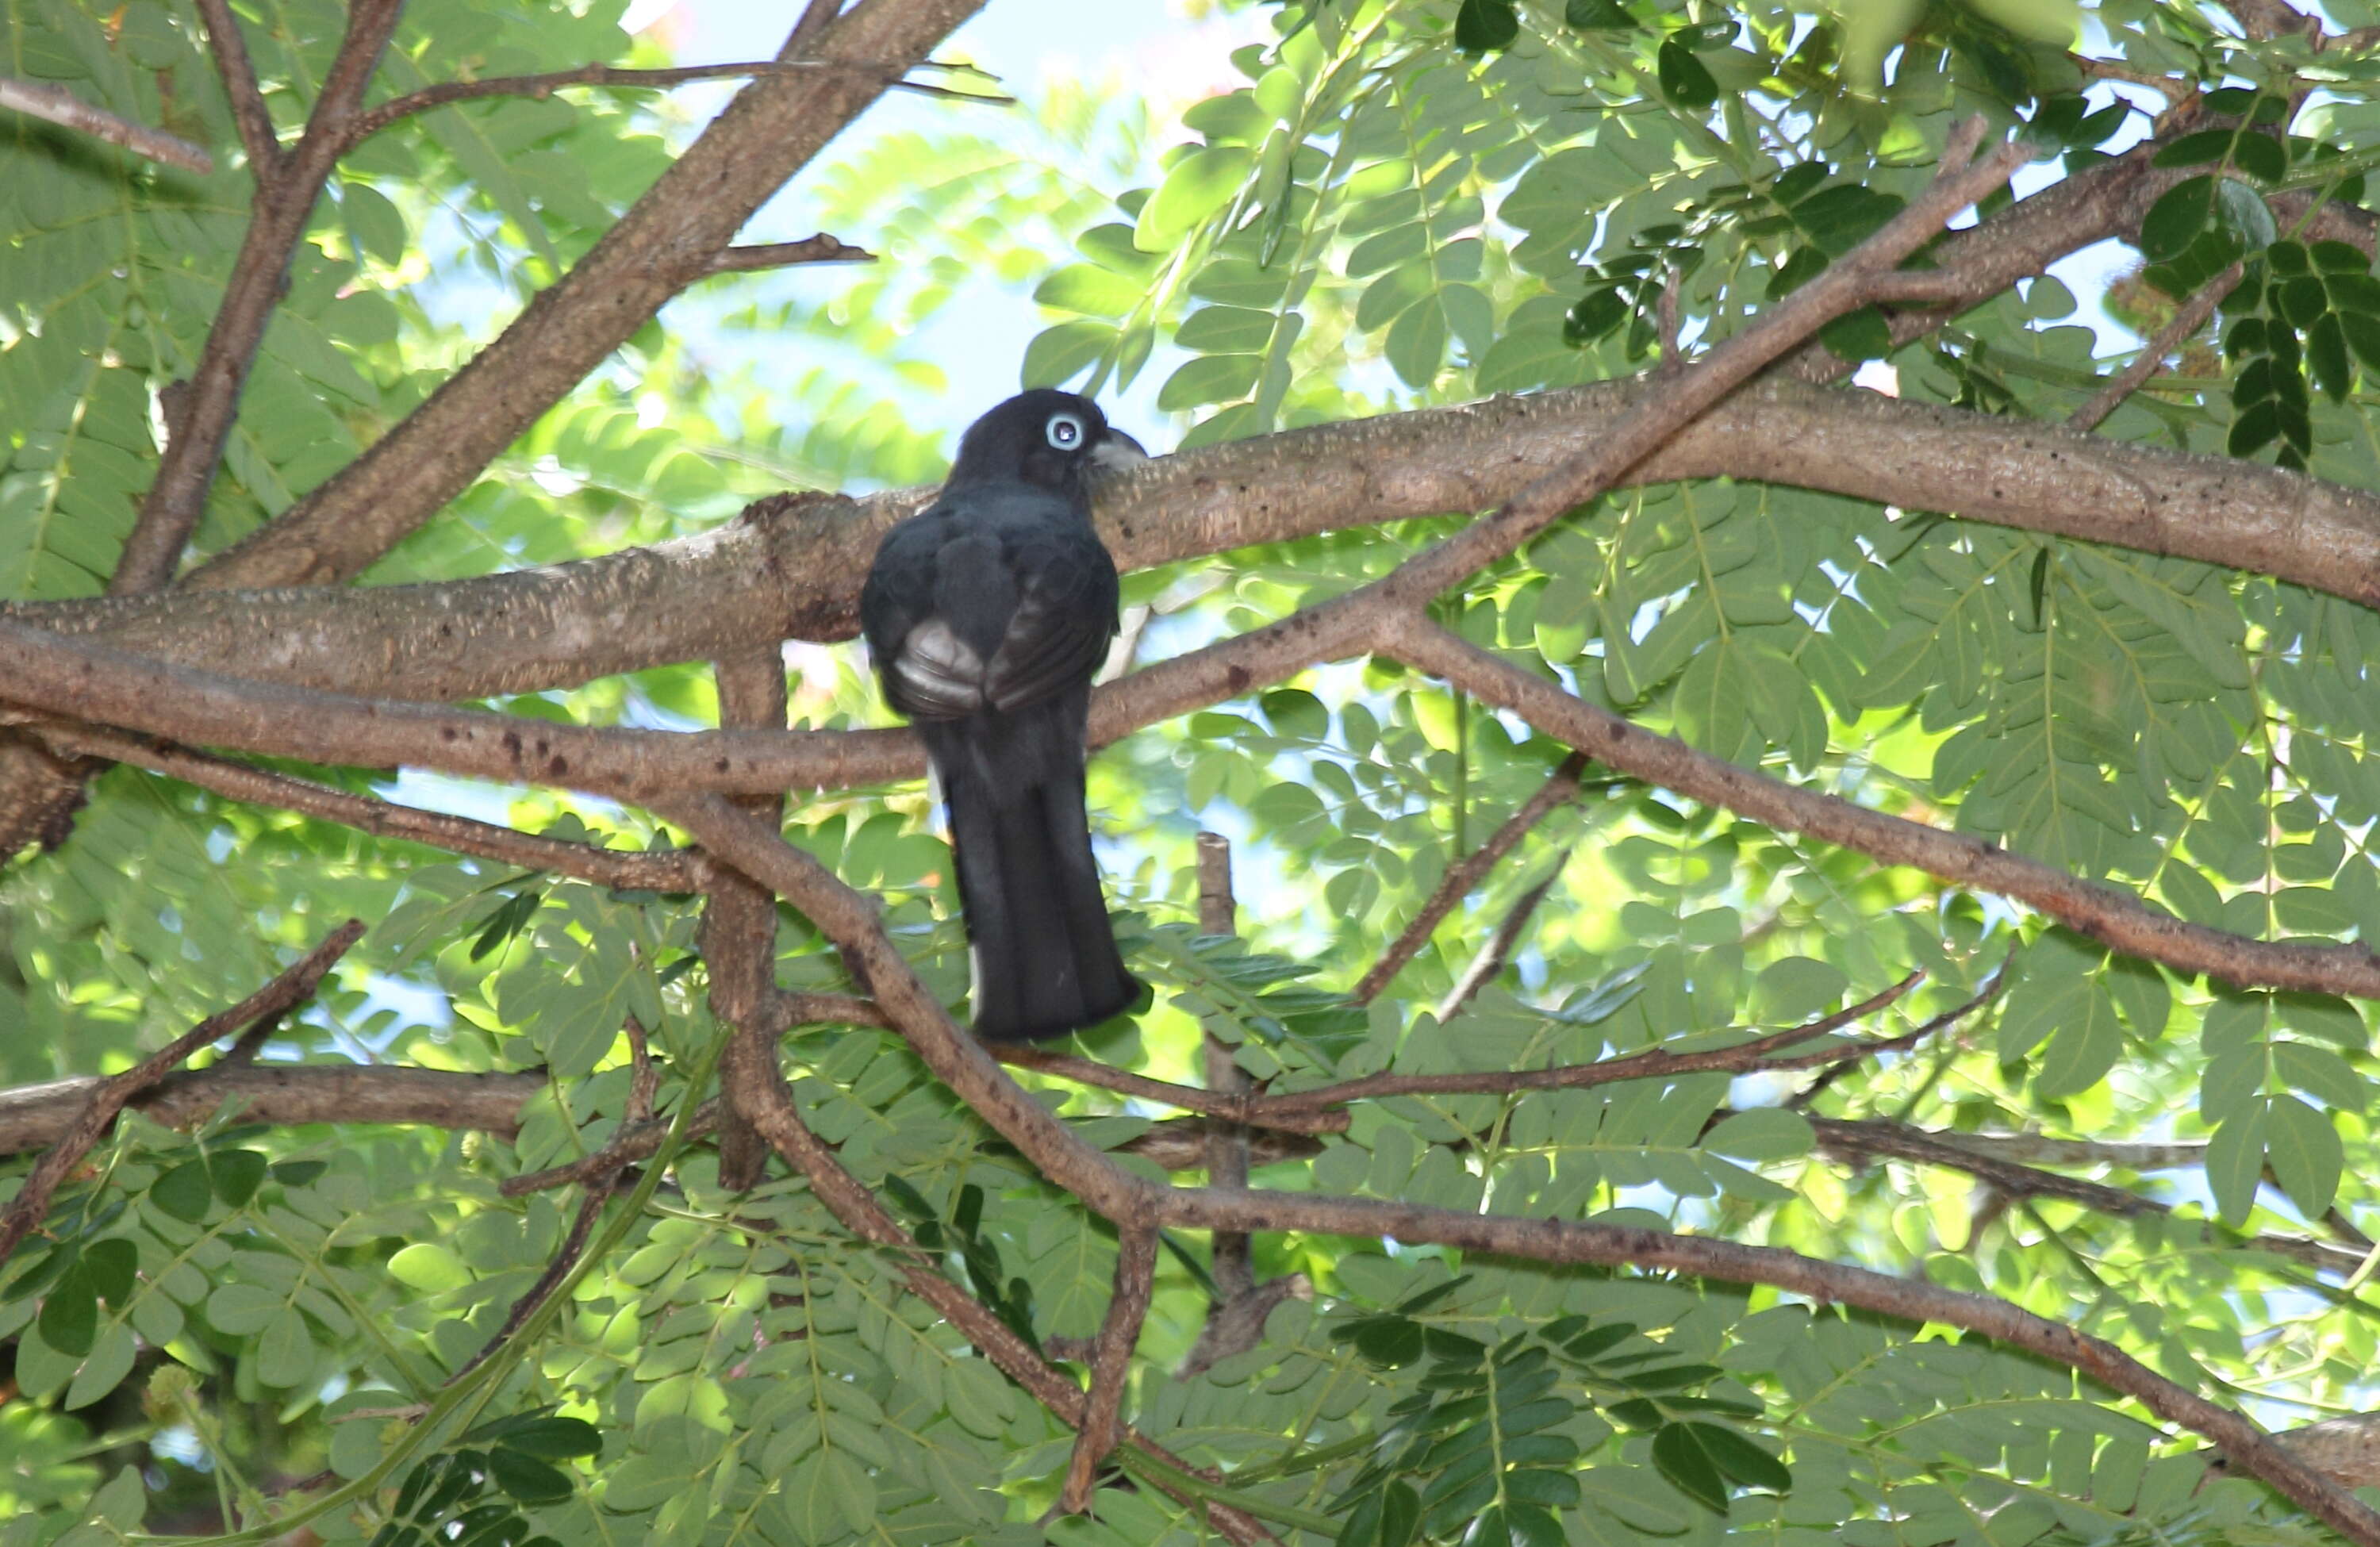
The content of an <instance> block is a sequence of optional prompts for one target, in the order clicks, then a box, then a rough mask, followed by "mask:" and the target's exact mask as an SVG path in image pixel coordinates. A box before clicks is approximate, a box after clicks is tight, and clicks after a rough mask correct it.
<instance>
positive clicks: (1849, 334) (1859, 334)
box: [1818, 306, 1892, 362]
mask: <svg viewBox="0 0 2380 1547" xmlns="http://www.w3.org/2000/svg"><path fill="white" fill-rule="evenodd" d="M1818 338H1819V341H1820V342H1822V343H1823V344H1825V345H1826V347H1828V350H1829V351H1831V352H1832V353H1833V354H1834V356H1835V358H1836V359H1842V360H1851V361H1854V362H1856V361H1859V360H1870V359H1884V358H1885V357H1886V356H1888V355H1889V354H1891V353H1892V324H1891V323H1889V322H1888V321H1886V319H1885V315H1884V311H1883V309H1882V308H1880V307H1874V306H1863V307H1861V308H1860V309H1859V310H1858V311H1852V312H1848V313H1846V314H1844V315H1843V316H1840V317H1838V318H1836V319H1835V320H1834V321H1833V322H1831V323H1828V324H1827V325H1826V326H1825V327H1823V328H1821V329H1819V330H1818Z"/></svg>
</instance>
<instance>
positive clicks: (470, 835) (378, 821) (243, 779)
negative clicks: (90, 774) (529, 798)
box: [29, 723, 712, 892]
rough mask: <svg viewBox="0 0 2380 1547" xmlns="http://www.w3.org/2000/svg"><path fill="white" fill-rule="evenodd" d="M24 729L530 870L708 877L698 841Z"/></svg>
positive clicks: (691, 882) (143, 744)
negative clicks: (490, 817) (619, 834)
mask: <svg viewBox="0 0 2380 1547" xmlns="http://www.w3.org/2000/svg"><path fill="white" fill-rule="evenodd" d="M29 728H30V730H31V731H32V733H33V734H34V735H36V736H38V737H41V739H42V741H43V742H45V743H47V744H48V745H49V746H50V747H51V748H53V749H55V750H57V751H58V752H60V753H62V754H67V755H71V756H77V757H93V758H106V759H108V760H110V761H115V762H121V763H128V764H130V765H131V766H133V767H136V768H145V769H148V770H149V771H150V772H151V773H152V774H164V775H165V776H166V777H168V778H173V779H178V780H180V781H181V782H182V783H184V784H186V785H191V786H196V787H198V788H200V789H204V790H212V792H214V793H215V794H217V795H221V796H225V797H227V798H230V799H234V800H241V801H245V802H247V803H248V804H249V805H252V806H269V807H274V808H277V809H279V810H285V811H296V812H297V813H299V814H300V815H303V816H310V817H318V818H320V819H322V821H325V822H338V823H340V824H341V825H343V826H346V827H352V828H355V829H356V830H357V831H358V832H362V833H370V834H374V835H375V836H378V837H383V838H404V839H407V840H408V841H410V842H413V843H419V844H429V845H431V846H432V847H438V848H443V849H447V850H450V851H452V852H454V853H456V854H469V855H474V856H477V857H479V858H480V859H495V860H500V861H502V862H503V863H504V864H507V865H518V866H520V867H522V868H523V869H526V870H538V871H554V872H555V873H556V874H560V875H571V876H577V877H578V878H579V879H580V880H582V881H591V882H594V883H597V884H598V885H602V886H614V887H618V888H619V889H620V890H622V891H650V892H699V891H701V890H702V889H703V888H704V887H705V886H707V885H708V884H710V874H711V869H712V867H711V865H710V860H709V859H707V858H705V857H704V856H703V855H702V854H701V853H700V852H699V851H698V850H695V849H683V848H679V849H661V850H645V851H638V850H633V849H617V848H600V847H596V846H595V845H593V844H580V843H570V842H566V841H565V840H563V839H560V838H546V837H540V836H539V835H538V834H533V833H524V832H521V831H520V830H519V829H517V828H513V827H504V826H499V825H498V824H496V823H494V822H478V821H474V820H473V819H472V818H470V817H463V816H454V815H451V814H449V813H447V812H445V811H425V810H420V809H419V808H418V807H413V806H400V805H398V804H396V803H395V802H394V801H389V800H375V799H373V798H371V797H370V796H364V795H351V794H349V793H348V792H347V791H346V790H343V789H333V788H332V787H331V786H328V785H318V784H315V783H314V782H312V781H311V780H308V779H299V778H295V777H292V776H291V775H289V774H275V773H273V772H272V771H270V770H269V769H262V768H256V767H252V766H250V765H249V764H247V763H244V762H235V761H232V760H231V759H229V758H219V757H215V756H212V754H210V753H206V752H199V751H193V750H191V749H189V748H188V747H183V746H178V745H176V743H174V742H170V741H160V740H157V739H156V738H154V737H145V736H130V735H127V734H126V733H124V732H122V731H116V730H110V729H108V728H106V727H105V726H102V725H73V724H66V723H59V724H53V725H32V726H30V727H29Z"/></svg>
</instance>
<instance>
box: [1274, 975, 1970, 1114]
mask: <svg viewBox="0 0 2380 1547" xmlns="http://www.w3.org/2000/svg"><path fill="white" fill-rule="evenodd" d="M1923 981H1925V973H1923V972H1912V973H1911V974H1910V975H1909V976H1908V977H1906V978H1903V979H1901V980H1900V981H1899V982H1897V983H1895V984H1893V985H1892V986H1891V987H1890V988H1888V989H1886V990H1885V991H1884V992H1883V993H1877V994H1872V995H1870V996H1869V997H1868V998H1865V999H1863V1000H1861V1001H1860V1002H1859V1003H1858V1004H1856V1005H1851V1006H1849V1007H1847V1008H1845V1009H1840V1010H1837V1011H1835V1012H1834V1013H1832V1014H1831V1015H1825V1016H1821V1017H1818V1018H1817V1019H1815V1020H1813V1021H1810V1022H1807V1023H1806V1024H1804V1025H1801V1026H1794V1027H1788V1028H1787V1029H1784V1030H1782V1031H1771V1032H1768V1033H1767V1034H1766V1035H1764V1036H1758V1037H1754V1038H1751V1039H1749V1040H1747V1041H1741V1042H1737V1043H1735V1044H1734V1045H1733V1046H1731V1047H1717V1048H1705V1049H1701V1050H1698V1051H1695V1052H1691V1053H1677V1052H1673V1051H1671V1050H1670V1049H1667V1048H1651V1049H1648V1050H1646V1051H1645V1052H1643V1053H1632V1054H1625V1055H1623V1056H1621V1057H1618V1058H1607V1059H1604V1060H1603V1061H1602V1062H1600V1063H1595V1064H1563V1065H1559V1066H1555V1067H1553V1068H1548V1069H1490V1070H1475V1071H1465V1072H1462V1073H1456V1074H1394V1073H1389V1072H1385V1071H1384V1072H1382V1073H1380V1074H1375V1075H1366V1076H1364V1077H1363V1078H1360V1079H1346V1080H1340V1081H1338V1082H1337V1083H1335V1084H1330V1085H1318V1086H1315V1087H1313V1088H1311V1089H1309V1090H1292V1091H1287V1092H1284V1093H1283V1094H1281V1095H1277V1096H1259V1097H1257V1098H1256V1099H1254V1100H1253V1101H1251V1102H1248V1105H1247V1112H1248V1115H1249V1117H1250V1118H1251V1119H1252V1120H1253V1121H1256V1122H1268V1121H1270V1120H1271V1119H1273V1118H1276V1117H1283V1116H1288V1115H1293V1114H1296V1113H1305V1112H1321V1111H1325V1110H1328V1109H1329V1108H1331V1107H1338V1106H1344V1105H1346V1104H1347V1103H1348V1102H1359V1101H1377V1100H1382V1099H1385V1098H1387V1097H1390V1096H1426V1095H1454V1094H1470V1095H1512V1094H1514V1093H1516V1092H1519V1091H1522V1090H1586V1089H1589V1088H1591V1087H1594V1086H1597V1085H1616V1084H1619V1083H1620V1082H1621V1081H1623V1080H1631V1079H1674V1078H1677V1077H1679V1076H1680V1075H1689V1074H1708V1073H1711V1072H1713V1071H1718V1072H1721V1073H1726V1074H1749V1073H1753V1072H1755V1071H1759V1070H1766V1069H1781V1068H1808V1067H1810V1066H1812V1065H1813V1064H1818V1063H1825V1064H1833V1063H1839V1062H1841V1061H1844V1060H1849V1059H1859V1058H1865V1057H1867V1056H1869V1055H1870V1054H1876V1053H1883V1052H1894V1051H1898V1050H1899V1049H1900V1048H1902V1047H1905V1046H1907V1045H1908V1044H1909V1043H1910V1042H1911V1041H1913V1040H1914V1039H1916V1038H1918V1037H1921V1036H1925V1035H1927V1034H1929V1033H1931V1032H1933V1031H1935V1030H1937V1029H1939V1028H1940V1027H1942V1026H1944V1025H1948V1024H1949V1023H1950V1022H1951V1021H1953V1020H1956V1019H1957V1018H1958V1017H1961V1016H1963V1015H1965V1014H1967V1013H1968V1012H1969V1011H1971V1010H1973V1009H1974V1008H1975V1007H1976V1006H1977V1005H1980V1004H1982V1003H1983V997H1982V996H1979V997H1977V998H1976V999H1973V1000H1971V1001H1969V1002H1968V1003H1967V1004H1965V1005H1961V1006H1960V1007H1959V1008H1958V1009H1957V1010H1954V1011H1951V1012H1950V1013H1949V1016H1948V1017H1936V1019H1935V1020H1933V1021H1929V1022H1928V1023H1926V1024H1925V1025H1924V1026H1922V1027H1919V1028H1918V1029H1916V1030H1915V1031H1913V1032H1909V1033H1906V1034H1904V1035H1903V1036H1900V1037H1888V1038H1878V1039H1876V1040H1875V1041H1866V1042H1859V1043H1853V1044H1851V1045H1848V1046H1845V1045H1841V1044H1836V1045H1832V1046H1829V1047H1827V1048H1824V1049H1821V1050H1819V1051H1817V1052H1815V1053H1809V1054H1798V1055H1793V1056H1790V1057H1779V1056H1777V1054H1779V1051H1780V1050H1781V1049H1784V1048H1789V1047H1798V1046H1800V1045H1801V1044H1802V1043H1803V1042H1806V1041H1811V1040H1812V1039H1814V1038H1817V1037H1823V1036H1827V1035H1828V1034H1829V1033H1831V1032H1835V1031H1840V1029H1843V1028H1844V1027H1846V1026H1849V1025H1851V1024H1852V1022H1854V1021H1858V1020H1864V1019H1865V1018H1866V1017H1869V1016H1872V1015H1874V1014H1876V1012H1877V1011H1879V1010H1882V1009H1885V1008H1888V1006H1890V1005H1893V1004H1894V1003H1896V1002H1897V1001H1899V1000H1900V997H1901V996H1902V995H1904V994H1906V993H1909V991H1910V990H1912V989H1913V988H1915V987H1916V986H1917V985H1918V984H1919V983H1921V982H1923Z"/></svg>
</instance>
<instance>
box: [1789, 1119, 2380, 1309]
mask: <svg viewBox="0 0 2380 1547" xmlns="http://www.w3.org/2000/svg"><path fill="white" fill-rule="evenodd" d="M1810 1126H1811V1127H1812V1128H1813V1129H1814V1130H1815V1132H1816V1134H1817V1139H1818V1148H1819V1149H1820V1150H1822V1151H1825V1152H1826V1153H1828V1154H1829V1155H1832V1156H1834V1157H1835V1158H1836V1159H1838V1160H1842V1161H1847V1162H1851V1163H1864V1162H1867V1161H1872V1160H1876V1159H1887V1160H1898V1161H1908V1162H1912V1163H1917V1164H1922V1165H1938V1166H1942V1167H1944V1168H1946V1169H1948V1170H1952V1171H1961V1172H1964V1173H1966V1174H1967V1175H1970V1176H1973V1177H1974V1178H1975V1179H1976V1180H1977V1181H1979V1182H1982V1183H1983V1184H1984V1185H1985V1186H1986V1187H1989V1188H1993V1189H1994V1190H1995V1191H1997V1192H1999V1193H2001V1194H2004V1195H2005V1196H2006V1197H2008V1198H2010V1199H2015V1200H2036V1199H2043V1198H2054V1199H2058V1200H2060V1201H2062V1202H2067V1203H2072V1204H2075V1205H2077V1206H2079V1207H2082V1208H2085V1209H2089V1210H2091V1211H2093V1212H2096V1213H2103V1214H2113V1215H2115V1216H2116V1217H2118V1218H2119V1219H2141V1218H2147V1217H2151V1216H2154V1217H2157V1218H2166V1217H2169V1216H2171V1215H2172V1213H2173V1212H2174V1209H2173V1205H2172V1204H2170V1203H2166V1202H2161V1201H2159V1200H2156V1199H2154V1198H2143V1196H2141V1195H2140V1194H2139V1193H2136V1192H2131V1191H2128V1190H2127V1189H2125V1188H2119V1187H2110V1186H2109V1185H2107V1183H2105V1182H2093V1181H2086V1180H2084V1179H2083V1178H2082V1177H2079V1176H2061V1175H2058V1173H2056V1172H2054V1171H2043V1170H2041V1169H2039V1168H2037V1167H2034V1166H2030V1165H2024V1164H2021V1163H2017V1162H2014V1161H2010V1160H2002V1159H1999V1158H1997V1157H1995V1156H1992V1155H1989V1154H1986V1153H1984V1152H1982V1151H1980V1150H1979V1149H1978V1148H1975V1147H1972V1146H1970V1145H1968V1144H1966V1143H1965V1142H1963V1140H1965V1139H1968V1138H1969V1137H1970V1136H1968V1135H1965V1134H1957V1133H1943V1134H1937V1133H1928V1132H1926V1131H1925V1129H1923V1128H1915V1127H1909V1126H1908V1125H1906V1124H1901V1123H1891V1122H1885V1121H1882V1120H1880V1119H1875V1118H1869V1119H1864V1120H1858V1121H1847V1120H1844V1119H1840V1118H1832V1117H1813V1118H1811V1119H1810ZM2184 1223H2199V1224H2204V1228H2207V1229H2209V1230H2213V1229H2215V1228H2216V1227H2215V1226H2214V1225H2213V1224H2211V1223H2208V1222H2184ZM2238 1245H2239V1246H2240V1248H2242V1249H2248V1250H2253V1251H2266V1252H2270V1253H2272V1254H2273V1255H2274V1256H2276V1257H2282V1258H2286V1259H2288V1260H2289V1261H2292V1262H2298V1263H2301V1264H2303V1265H2304V1266H2306V1267H2309V1268H2314V1269H2318V1270H2321V1271H2323V1272H2326V1273H2353V1272H2354V1271H2355V1270H2356V1269H2357V1268H2358V1267H2359V1266H2361V1265H2362V1261H2363V1258H2364V1250H2358V1249H2355V1248H2354V1247H2352V1246H2338V1245H2334V1244H2332V1243H2331V1242H2328V1241H2315V1240H2309V1239H2307V1238H2305V1237H2304V1236H2271V1235H2256V1236H2241V1237H2239V1238H2238ZM2365 1249H2366V1250H2368V1249H2369V1247H2368V1243H2367V1246H2366V1248H2365Z"/></svg>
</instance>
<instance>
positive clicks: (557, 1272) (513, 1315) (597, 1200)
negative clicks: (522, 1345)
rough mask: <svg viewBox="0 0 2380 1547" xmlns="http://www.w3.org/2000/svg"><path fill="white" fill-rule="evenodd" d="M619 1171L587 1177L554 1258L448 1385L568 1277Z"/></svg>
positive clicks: (491, 1353)
mask: <svg viewBox="0 0 2380 1547" xmlns="http://www.w3.org/2000/svg"><path fill="white" fill-rule="evenodd" d="M619 1175H620V1168H619V1167H618V1166H617V1165H614V1166H613V1168H612V1169H611V1170H610V1171H608V1172H606V1173H604V1174H603V1175H601V1176H597V1177H593V1178H590V1179H589V1182H588V1184H587V1196H586V1197H584V1198H582V1199H580V1200H578V1212H577V1214H576V1215H574V1216H572V1218H571V1221H570V1232H569V1234H568V1235H566V1236H564V1237H563V1238H562V1246H561V1248H560V1249H558V1250H556V1251H555V1252H554V1254H553V1261H550V1262H548V1263H546V1265H545V1271H544V1272H543V1273H540V1274H538V1275H537V1281H536V1282H535V1283H533V1284H531V1285H529V1286H528V1288H527V1289H524V1290H522V1291H521V1295H520V1298H518V1299H516V1300H515V1301H513V1308H512V1309H510V1310H508V1311H506V1312H505V1313H504V1324H503V1325H501V1326H499V1327H498V1328H497V1329H496V1331H495V1335H493V1336H492V1337H490V1338H489V1339H488V1340H487V1341H486V1342H485V1343H482V1344H481V1345H480V1351H479V1352H478V1353H476V1354H473V1355H472V1356H471V1357H470V1358H468V1359H465V1360H464V1361H463V1363H462V1365H461V1366H460V1368H458V1369H457V1370H455V1373H454V1374H452V1375H449V1376H448V1377H446V1382H445V1383H446V1384H447V1385H450V1386H451V1385H453V1384H454V1383H455V1382H457V1381H459V1380H461V1379H462V1378H463V1377H464V1376H466V1375H468V1374H469V1373H470V1372H471V1371H473V1370H477V1369H479V1368H480V1366H481V1365H483V1364H485V1363H486V1362H487V1361H488V1360H489V1359H490V1358H492V1357H494V1355H495V1353H496V1351H497V1350H498V1349H500V1348H502V1347H503V1346H504V1344H505V1343H506V1341H508V1340H509V1339H510V1338H511V1337H512V1335H513V1334H515V1333H516V1332H518V1331H520V1330H521V1328H523V1327H525V1326H527V1325H528V1319H529V1318H530V1317H532V1316H534V1315H536V1314H537V1308H538V1307H540V1306H541V1305H543V1304H544V1303H545V1302H546V1301H547V1300H550V1299H552V1298H553V1292H554V1291H555V1290H556V1289H559V1288H561V1287H562V1285H563V1284H564V1282H565V1280H567V1279H568V1278H569V1277H570V1270H571V1269H572V1268H574V1267H577V1265H578V1259H579V1256H580V1254H581V1253H583V1252H585V1251H586V1249H587V1243H588V1241H589V1239H590V1238H592V1237H593V1236H594V1234H595V1225H596V1223H597V1222H598V1221H599V1220H601V1218H602V1217H603V1205H604V1204H605V1203H607V1202H609V1201H610V1200H611V1198H612V1193H613V1190H614V1188H616V1187H617V1186H618V1180H619Z"/></svg>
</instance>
